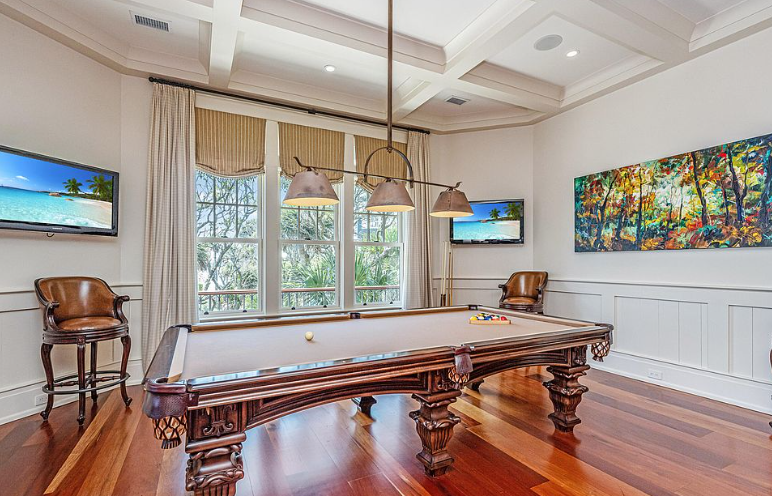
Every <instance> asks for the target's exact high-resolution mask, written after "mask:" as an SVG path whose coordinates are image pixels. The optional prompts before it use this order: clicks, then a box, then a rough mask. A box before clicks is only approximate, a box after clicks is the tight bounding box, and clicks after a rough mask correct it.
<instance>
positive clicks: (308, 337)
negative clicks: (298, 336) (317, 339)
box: [306, 331, 314, 341]
mask: <svg viewBox="0 0 772 496" xmlns="http://www.w3.org/2000/svg"><path fill="white" fill-rule="evenodd" d="M312 339H314V333H313V332H311V331H308V332H307V333H306V341H311V340H312Z"/></svg>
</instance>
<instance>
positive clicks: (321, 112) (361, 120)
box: [148, 76, 430, 134]
mask: <svg viewBox="0 0 772 496" xmlns="http://www.w3.org/2000/svg"><path fill="white" fill-rule="evenodd" d="M148 80H149V81H150V82H151V83H158V84H165V85H167V86H177V87H179V88H187V89H189V90H195V91H197V92H201V93H209V94H211V95H217V96H224V97H227V98H235V99H237V100H244V101H247V102H252V103H257V104H260V105H266V106H269V107H276V108H281V109H285V110H292V111H295V112H303V113H306V114H311V115H318V116H321V117H329V118H332V119H341V120H345V121H352V122H359V123H361V124H368V125H370V126H378V127H382V126H386V125H388V123H384V122H383V121H378V120H375V119H366V118H364V117H354V116H351V115H346V114H338V113H336V112H330V111H327V110H318V109H315V108H311V107H302V106H300V105H292V104H291V103H281V102H274V101H271V100H264V99H262V98H257V97H253V96H246V95H239V94H238V93H230V92H227V91H220V90H215V89H213V88H204V87H203V86H195V85H192V84H188V83H181V82H179V81H171V80H169V79H163V78H158V77H154V76H150V77H149V78H148ZM394 128H395V129H399V130H402V131H413V132H415V133H421V134H430V133H429V131H428V130H426V129H421V128H417V127H408V126H394Z"/></svg>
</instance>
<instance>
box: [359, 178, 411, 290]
mask: <svg viewBox="0 0 772 496" xmlns="http://www.w3.org/2000/svg"><path fill="white" fill-rule="evenodd" d="M369 199H370V193H369V192H368V191H367V190H366V189H364V188H363V187H361V186H360V185H359V184H356V185H354V302H355V303H356V304H357V305H396V304H399V303H400V302H401V300H402V298H401V288H400V282H401V281H402V226H401V220H402V215H401V214H399V213H396V212H395V213H376V212H369V211H367V210H366V209H365V206H366V205H367V202H368V200H369Z"/></svg>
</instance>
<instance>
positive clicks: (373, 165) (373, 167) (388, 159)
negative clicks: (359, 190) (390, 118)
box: [354, 136, 407, 193]
mask: <svg viewBox="0 0 772 496" xmlns="http://www.w3.org/2000/svg"><path fill="white" fill-rule="evenodd" d="M354 143H355V147H356V162H357V172H364V171H365V162H367V157H369V156H370V154H371V153H372V152H374V151H375V150H377V149H378V148H382V147H384V146H386V144H387V141H386V140H382V139H378V138H369V137H367V136H354ZM393 147H394V148H395V149H396V150H399V151H401V152H402V153H404V154H406V155H407V145H406V144H405V143H397V142H394V143H393ZM367 172H368V173H370V174H380V175H382V176H389V177H402V178H407V166H406V165H405V161H404V160H402V157H400V156H399V155H398V154H396V153H394V152H392V153H388V152H387V151H386V150H380V151H379V152H378V153H376V154H375V155H373V158H372V159H370V165H369V166H368V167H367ZM383 181H385V179H381V178H378V177H371V176H368V177H367V182H365V179H364V176H357V183H359V185H360V186H362V187H363V188H365V189H366V190H368V191H370V192H371V193H372V191H373V190H374V189H375V187H376V186H378V185H379V184H380V183H382V182H383Z"/></svg>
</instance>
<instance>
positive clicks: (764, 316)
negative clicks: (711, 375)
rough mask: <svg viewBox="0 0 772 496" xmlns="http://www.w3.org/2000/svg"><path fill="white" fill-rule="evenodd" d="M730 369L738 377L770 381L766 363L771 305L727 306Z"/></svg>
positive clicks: (771, 373)
mask: <svg viewBox="0 0 772 496" xmlns="http://www.w3.org/2000/svg"><path fill="white" fill-rule="evenodd" d="M729 334H730V342H729V347H730V355H731V356H730V361H729V367H730V369H729V370H730V372H731V373H732V374H733V375H736V376H738V377H747V378H752V379H756V380H760V381H764V382H768V383H772V369H771V368H770V366H769V361H770V357H769V350H770V346H769V344H770V342H772V308H762V307H748V306H740V305H731V306H730V307H729Z"/></svg>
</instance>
